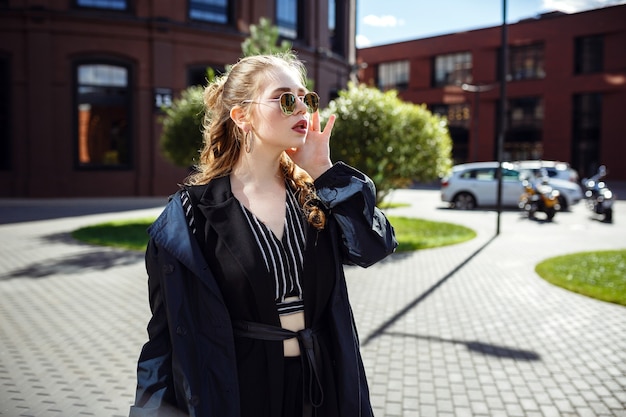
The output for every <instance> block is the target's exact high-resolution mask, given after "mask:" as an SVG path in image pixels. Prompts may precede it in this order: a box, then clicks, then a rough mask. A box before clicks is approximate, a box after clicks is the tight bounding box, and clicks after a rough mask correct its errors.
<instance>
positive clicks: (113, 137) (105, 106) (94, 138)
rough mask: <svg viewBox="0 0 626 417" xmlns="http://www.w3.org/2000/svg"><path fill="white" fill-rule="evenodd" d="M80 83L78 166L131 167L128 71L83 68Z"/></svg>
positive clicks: (97, 66) (96, 66)
mask: <svg viewBox="0 0 626 417" xmlns="http://www.w3.org/2000/svg"><path fill="white" fill-rule="evenodd" d="M77 80H78V84H77V85H76V96H77V104H76V112H77V124H78V125H77V132H78V135H77V147H76V148H77V151H78V155H77V161H78V166H79V167H122V168H128V167H130V165H131V155H130V129H129V122H130V89H129V88H128V69H127V68H124V67H120V66H114V65H108V64H94V65H81V66H79V67H78V68H77Z"/></svg>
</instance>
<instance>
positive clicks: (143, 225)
mask: <svg viewBox="0 0 626 417" xmlns="http://www.w3.org/2000/svg"><path fill="white" fill-rule="evenodd" d="M153 221H154V218H144V219H133V220H118V221H114V222H107V223H100V224H94V225H93V226H86V227H82V228H80V229H77V230H75V231H73V232H72V237H73V238H74V239H76V240H80V241H82V242H85V243H91V244H93V245H100V246H114V247H117V248H124V249H134V250H145V249H146V246H147V245H148V234H147V232H146V229H147V228H148V226H150V225H151V224H152V222H153Z"/></svg>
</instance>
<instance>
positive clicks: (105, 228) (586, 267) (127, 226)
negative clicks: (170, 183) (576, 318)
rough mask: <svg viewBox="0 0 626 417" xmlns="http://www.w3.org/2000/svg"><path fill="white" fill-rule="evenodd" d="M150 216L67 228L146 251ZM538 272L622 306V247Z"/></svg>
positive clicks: (423, 230)
mask: <svg viewBox="0 0 626 417" xmlns="http://www.w3.org/2000/svg"><path fill="white" fill-rule="evenodd" d="M153 221H154V218H144V219H133V220H120V221H115V222H107V223H101V224H96V225H92V226H87V227H83V228H81V229H78V230H75V231H74V232H72V236H73V237H74V238H75V239H77V240H80V241H83V242H86V243H90V244H94V245H101V246H114V247H120V248H125V249H133V250H145V248H146V245H147V243H148V235H147V233H146V229H147V228H148V226H149V225H150V224H151V223H152V222H153ZM389 221H390V222H391V224H392V225H393V227H394V229H395V231H396V238H397V239H398V242H399V246H398V250H397V251H398V252H407V251H414V250H419V249H427V248H436V247H440V246H446V245H453V244H456V243H461V242H465V241H467V240H470V239H473V238H474V237H476V233H475V232H474V231H473V230H472V229H469V228H467V227H464V226H460V225H456V224H452V223H444V222H435V221H430V220H423V219H415V218H407V217H394V216H389ZM535 270H536V271H537V274H539V276H541V277H542V278H544V279H545V280H546V281H548V282H551V283H552V284H554V285H557V286H559V287H562V288H565V289H567V290H570V291H574V292H577V293H580V294H584V295H586V296H589V297H592V298H596V299H598V300H602V301H608V302H610V303H616V304H621V305H624V306H626V250H615V251H596V252H583V253H575V254H570V255H564V256H559V257H555V258H550V259H546V260H544V261H543V262H541V263H539V264H538V265H537V266H536V268H535Z"/></svg>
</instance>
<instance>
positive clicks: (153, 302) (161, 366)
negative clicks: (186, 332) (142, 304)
mask: <svg viewBox="0 0 626 417" xmlns="http://www.w3.org/2000/svg"><path fill="white" fill-rule="evenodd" d="M158 250H159V249H158V246H157V245H156V244H155V243H154V241H153V240H150V241H149V243H148V248H147V250H146V270H147V272H148V290H149V300H150V310H151V312H152V318H151V319H150V321H149V323H148V342H146V344H145V345H144V346H143V349H142V351H141V354H140V356H139V360H138V364H137V391H136V396H135V404H134V405H133V406H131V409H130V417H144V416H151V417H155V416H168V417H170V416H171V417H173V416H183V415H186V414H184V413H182V412H181V411H180V410H177V408H176V407H175V406H174V404H175V402H176V400H175V398H176V396H175V393H174V386H173V370H172V347H171V343H170V334H169V325H168V321H167V314H166V307H165V298H164V294H163V291H162V282H161V273H160V270H161V269H162V268H161V267H160V266H159V262H158V259H157V255H158Z"/></svg>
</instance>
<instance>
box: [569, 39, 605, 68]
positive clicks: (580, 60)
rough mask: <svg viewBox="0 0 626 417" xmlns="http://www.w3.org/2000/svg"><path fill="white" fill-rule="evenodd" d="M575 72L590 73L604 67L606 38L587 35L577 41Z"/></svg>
mask: <svg viewBox="0 0 626 417" xmlns="http://www.w3.org/2000/svg"><path fill="white" fill-rule="evenodd" d="M575 42H576V43H575V48H576V51H575V60H576V61H575V63H574V66H575V73H576V74H589V73H594V72H600V71H602V70H603V69H604V38H603V37H602V36H585V37H582V38H577V39H576V41H575Z"/></svg>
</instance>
